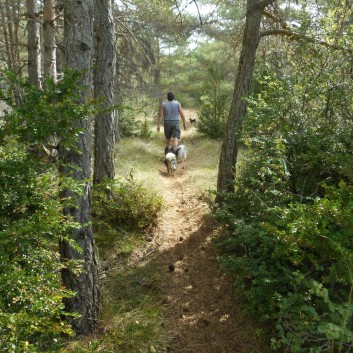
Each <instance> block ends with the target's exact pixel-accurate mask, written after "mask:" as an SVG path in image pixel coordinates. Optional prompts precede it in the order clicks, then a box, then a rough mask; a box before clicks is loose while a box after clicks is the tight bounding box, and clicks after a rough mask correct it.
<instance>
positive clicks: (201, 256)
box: [150, 135, 268, 353]
mask: <svg viewBox="0 0 353 353" xmlns="http://www.w3.org/2000/svg"><path fill="white" fill-rule="evenodd" d="M185 141H186V142H185V143H186V145H187V146H189V147H192V151H191V148H189V158H188V160H187V161H186V162H185V163H183V164H182V165H178V171H177V173H176V175H175V176H168V175H167V174H166V172H164V166H163V165H162V163H161V174H160V178H159V179H160V180H158V181H157V182H159V183H160V188H159V190H161V192H162V194H163V197H164V201H165V205H166V208H165V211H164V213H163V215H162V217H161V219H160V222H159V225H158V227H157V229H156V230H155V232H154V234H153V240H152V242H151V244H150V246H151V247H152V248H154V253H155V254H157V255H155V256H156V258H155V259H156V260H157V261H156V263H157V264H158V265H157V266H158V267H159V268H158V271H159V273H160V276H161V281H160V283H161V284H160V287H161V288H160V290H161V291H162V293H163V296H164V297H165V304H166V306H167V307H168V310H167V312H168V313H167V315H168V317H167V325H166V326H167V329H168V330H170V332H171V335H172V339H171V342H170V344H169V347H168V349H167V351H168V352H172V353H256V352H258V353H260V352H261V353H264V352H266V351H268V349H266V348H265V347H264V346H263V345H262V342H261V341H260V340H259V339H258V338H257V336H256V333H255V330H256V327H255V325H254V323H253V322H251V320H249V319H248V318H246V316H245V315H244V314H243V313H242V312H241V310H240V309H239V304H238V303H237V302H236V299H235V297H234V294H233V291H232V281H231V279H230V278H228V277H227V276H225V275H223V274H222V272H221V271H220V269H219V265H218V262H217V249H216V248H215V245H214V244H213V240H214V238H215V237H216V236H217V230H216V229H215V228H214V225H213V222H212V219H211V217H210V216H209V209H208V206H207V204H206V203H205V202H204V201H202V200H200V198H199V197H198V196H199V192H198V191H197V190H196V189H195V186H194V183H193V182H192V178H191V176H190V175H191V172H192V171H193V170H195V168H198V161H197V154H198V153H200V151H197V143H196V144H195V142H194V141H192V139H190V140H188V139H187V135H186V140H185Z"/></svg>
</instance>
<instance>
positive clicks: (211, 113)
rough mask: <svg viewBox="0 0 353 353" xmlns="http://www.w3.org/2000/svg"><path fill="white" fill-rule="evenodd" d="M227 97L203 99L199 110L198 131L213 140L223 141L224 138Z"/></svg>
mask: <svg viewBox="0 0 353 353" xmlns="http://www.w3.org/2000/svg"><path fill="white" fill-rule="evenodd" d="M227 100H228V97H227V95H225V94H224V95H221V96H218V97H209V96H203V97H201V105H200V107H199V108H198V110H197V115H198V124H197V130H198V131H199V132H200V133H202V134H204V135H205V136H207V137H209V138H211V139H221V138H222V137H223V136H224V132H225V128H226V122H227V116H228V107H229V104H227V103H228V102H227Z"/></svg>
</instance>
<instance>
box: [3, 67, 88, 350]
mask: <svg viewBox="0 0 353 353" xmlns="http://www.w3.org/2000/svg"><path fill="white" fill-rule="evenodd" d="M5 77H9V78H10V79H9V80H8V81H6V84H5V83H4V86H6V87H9V92H10V93H11V87H12V85H17V86H18V87H21V92H22V103H21V105H16V104H15V103H14V102H13V101H12V99H11V96H8V95H6V92H2V93H1V96H2V97H3V98H4V99H5V100H6V102H7V103H8V104H9V105H10V106H9V109H8V111H7V112H6V114H5V115H4V116H3V117H2V118H1V119H2V120H1V125H0V190H1V193H0V350H1V351H2V352H9V353H12V352H13V353H17V352H18V353H19V352H31V353H32V352H49V351H55V350H57V348H58V346H60V342H61V340H62V337H63V336H67V335H73V331H72V329H71V327H70V326H69V325H68V323H67V322H66V321H64V319H63V317H64V316H65V315H66V313H65V312H64V307H63V299H64V298H67V297H69V296H72V295H73V293H71V292H70V291H68V290H67V289H66V288H65V287H63V286H62V284H61V270H62V268H63V266H65V265H64V264H62V263H61V262H60V256H59V253H58V251H59V249H58V244H59V241H60V240H63V239H66V240H68V241H69V242H70V243H71V244H72V245H73V246H76V248H78V246H77V245H75V244H73V242H72V241H71V240H70V239H69V235H70V234H71V233H72V229H73V228H75V227H76V226H77V225H76V224H75V223H74V222H73V221H72V220H71V219H70V218H69V217H65V216H64V215H63V212H62V208H63V207H64V206H65V203H64V202H63V200H60V199H59V197H58V195H59V191H60V186H63V187H64V186H65V185H67V183H70V184H71V185H73V182H72V181H69V180H63V179H61V178H60V177H59V175H58V172H57V169H56V167H55V165H54V164H48V163H47V157H43V155H42V154H41V153H38V152H39V151H41V150H42V145H44V144H46V143H47V141H48V139H49V138H50V137H51V136H53V134H54V135H55V136H56V138H58V139H59V140H60V143H65V146H67V147H68V148H73V146H74V145H75V141H76V136H77V134H78V133H79V129H75V128H72V125H73V121H75V120H77V119H78V117H82V116H86V115H87V114H89V112H91V111H92V106H91V105H87V106H84V107H82V106H81V105H79V104H77V98H78V97H77V96H76V95H75V94H74V92H75V91H76V89H77V81H78V77H79V76H78V74H75V73H74V72H68V73H67V75H66V76H65V78H64V79H63V80H62V81H61V82H59V83H57V84H55V83H54V82H52V81H50V80H49V81H46V82H45V83H44V85H43V89H42V90H37V89H36V88H34V87H32V86H30V85H28V84H27V83H26V82H19V81H18V80H17V79H15V78H14V77H12V76H11V75H10V76H4V77H3V79H4V80H5ZM44 155H46V154H45V153H44ZM76 187H77V186H76ZM67 201H68V202H69V200H67ZM68 265H69V264H68ZM72 265H73V266H75V267H77V268H79V265H78V264H72Z"/></svg>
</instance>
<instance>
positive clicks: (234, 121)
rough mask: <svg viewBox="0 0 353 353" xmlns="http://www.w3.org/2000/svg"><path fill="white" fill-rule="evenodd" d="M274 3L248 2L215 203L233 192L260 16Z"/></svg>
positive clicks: (250, 0) (251, 0) (257, 42)
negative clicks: (224, 194)
mask: <svg viewBox="0 0 353 353" xmlns="http://www.w3.org/2000/svg"><path fill="white" fill-rule="evenodd" d="M272 2H273V0H272V1H270V0H268V1H264V0H263V1H260V0H248V1H247V9H246V23H245V29H244V35H243V43H242V50H241V55H240V59H239V64H238V71H237V75H236V78H235V86H234V92H233V100H232V105H231V109H230V112H229V115H228V121H227V129H226V133H225V138H224V140H223V143H222V147H221V156H220V160H219V169H218V180H217V192H218V196H217V197H216V201H218V202H219V201H221V200H222V195H221V194H220V193H222V192H234V180H235V172H236V163H237V154H238V144H239V138H240V134H241V131H242V126H243V120H244V116H245V114H246V101H245V99H244V98H246V97H248V96H249V94H250V93H251V89H252V87H251V86H252V77H253V70H254V65H255V56H256V49H257V47H258V44H259V40H260V23H261V13H262V11H263V9H264V8H265V6H267V5H269V4H270V3H272Z"/></svg>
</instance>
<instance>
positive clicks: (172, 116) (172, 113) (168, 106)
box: [162, 101, 180, 121]
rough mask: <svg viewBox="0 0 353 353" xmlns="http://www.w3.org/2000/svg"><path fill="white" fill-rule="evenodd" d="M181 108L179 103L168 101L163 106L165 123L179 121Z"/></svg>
mask: <svg viewBox="0 0 353 353" xmlns="http://www.w3.org/2000/svg"><path fill="white" fill-rule="evenodd" d="M179 106H180V103H179V102H178V101H167V102H164V103H163V104H162V107H163V117H164V121H176V120H179Z"/></svg>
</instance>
